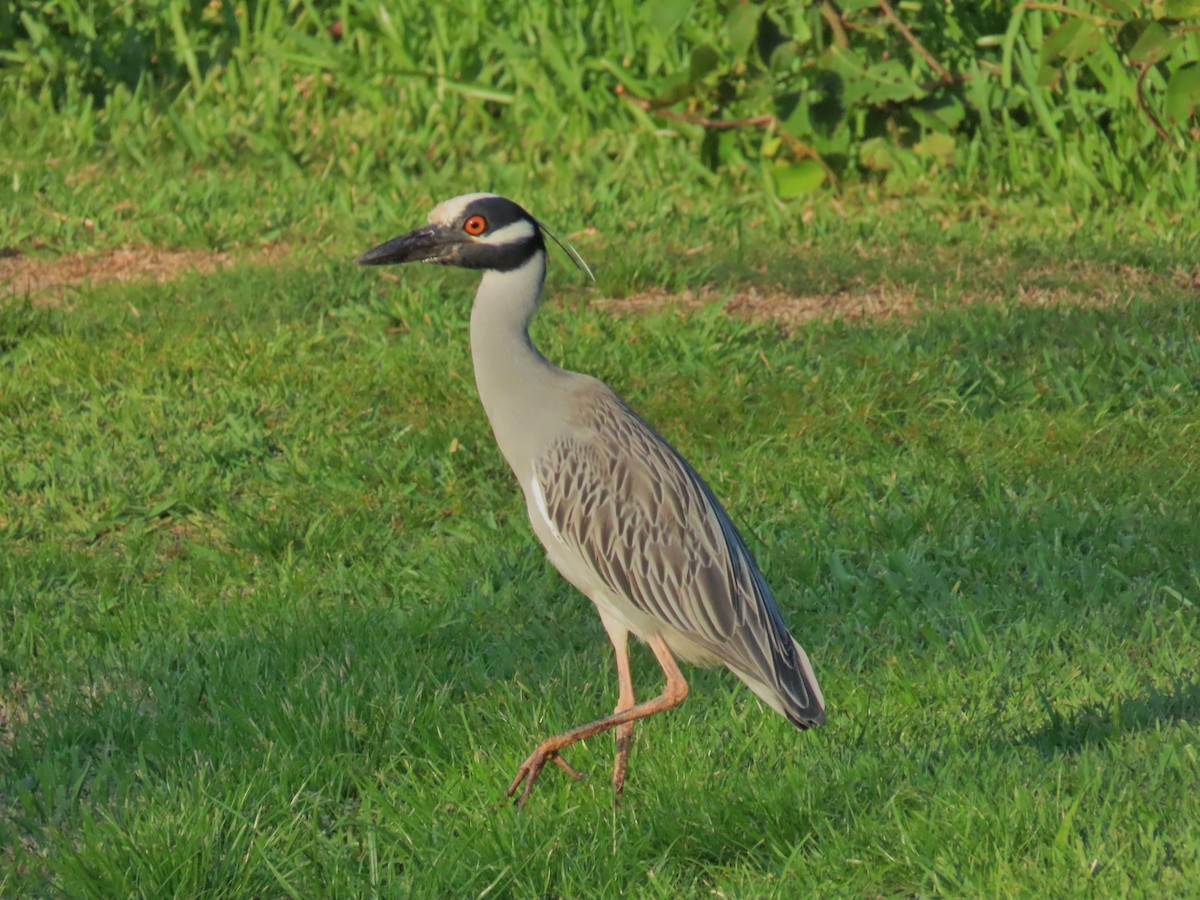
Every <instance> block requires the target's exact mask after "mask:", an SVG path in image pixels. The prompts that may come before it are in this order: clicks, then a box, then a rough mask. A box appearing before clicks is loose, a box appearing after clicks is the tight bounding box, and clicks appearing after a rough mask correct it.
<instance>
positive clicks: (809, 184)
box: [771, 159, 825, 200]
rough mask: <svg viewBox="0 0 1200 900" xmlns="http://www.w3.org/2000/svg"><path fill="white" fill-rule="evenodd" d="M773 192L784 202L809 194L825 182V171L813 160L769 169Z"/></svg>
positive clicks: (804, 160)
mask: <svg viewBox="0 0 1200 900" xmlns="http://www.w3.org/2000/svg"><path fill="white" fill-rule="evenodd" d="M771 176H772V177H773V178H774V179H775V192H776V193H777V194H778V195H779V196H780V197H781V198H782V199H784V200H791V199H792V198H793V197H799V196H801V195H802V194H811V193H812V192H813V191H815V190H816V189H817V188H819V187H820V186H821V184H822V183H823V182H824V181H825V169H824V168H823V167H822V166H821V164H820V163H819V162H817V161H816V160H815V159H802V160H800V162H798V163H796V164H795V165H792V166H776V167H774V168H773V169H771Z"/></svg>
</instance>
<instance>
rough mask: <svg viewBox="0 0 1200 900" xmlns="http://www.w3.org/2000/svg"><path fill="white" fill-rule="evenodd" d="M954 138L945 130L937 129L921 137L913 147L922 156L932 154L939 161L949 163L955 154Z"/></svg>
mask: <svg viewBox="0 0 1200 900" xmlns="http://www.w3.org/2000/svg"><path fill="white" fill-rule="evenodd" d="M954 146H955V145H954V138H952V137H951V136H950V135H948V134H946V133H945V132H941V131H935V132H933V133H932V134H927V135H925V137H923V138H921V140H919V141H918V142H917V143H916V144H915V145H914V146H913V149H914V150H915V151H917V153H919V154H921V155H922V156H932V157H933V158H934V159H936V160H937V161H938V162H940V163H942V164H945V163H948V162H949V161H950V160H951V159H952V158H953V156H954Z"/></svg>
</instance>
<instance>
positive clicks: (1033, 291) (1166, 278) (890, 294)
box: [592, 263, 1200, 328]
mask: <svg viewBox="0 0 1200 900" xmlns="http://www.w3.org/2000/svg"><path fill="white" fill-rule="evenodd" d="M1070 268H1071V269H1072V271H1071V275H1072V278H1071V282H1072V284H1071V286H1070V287H1041V286H1039V285H1038V284H1037V282H1038V280H1039V279H1040V278H1041V277H1043V276H1045V275H1047V274H1048V273H1046V272H1039V271H1036V270H1030V271H1026V272H1023V273H1021V277H1014V278H1013V279H1012V280H1011V284H1010V285H1009V286H1006V287H1004V288H999V287H991V288H986V289H976V290H974V291H970V292H962V293H959V294H958V295H957V296H956V297H955V299H954V301H953V303H954V304H955V305H960V306H962V305H971V304H975V303H1004V302H1010V301H1015V302H1017V303H1020V304H1021V305H1023V306H1037V307H1052V306H1057V307H1066V306H1077V307H1086V308H1108V307H1115V308H1121V307H1124V306H1128V305H1129V303H1130V302H1131V301H1132V299H1133V297H1134V295H1135V293H1136V295H1138V296H1141V297H1147V296H1150V297H1152V296H1153V295H1154V292H1155V289H1156V288H1168V287H1171V288H1175V289H1179V288H1185V289H1187V288H1190V289H1193V290H1200V266H1197V267H1196V268H1195V269H1193V270H1191V271H1187V270H1183V269H1179V270H1177V271H1175V272H1174V273H1172V274H1170V275H1160V274H1158V273H1155V272H1150V271H1147V270H1144V269H1133V268H1130V267H1128V266H1121V267H1119V268H1117V269H1110V268H1106V267H1102V266H1099V265H1087V266H1085V265H1082V264H1079V263H1072V264H1070ZM953 280H954V279H953V278H951V279H948V281H947V283H946V284H945V285H943V286H941V287H943V288H949V287H951V286H952V282H953ZM592 302H593V303H595V304H596V305H597V306H599V307H600V308H601V309H606V310H611V311H613V312H615V313H618V314H621V313H639V312H647V311H651V310H658V309H681V310H695V309H701V308H704V307H710V306H714V305H717V304H722V303H723V304H724V305H725V311H726V312H728V313H730V314H732V315H736V316H742V317H744V318H747V319H751V320H754V321H773V322H777V323H779V324H781V325H782V326H783V327H784V328H788V327H795V326H797V325H801V324H803V323H805V322H808V321H811V320H813V319H841V320H844V321H847V322H860V321H879V320H885V319H907V318H912V317H913V316H916V315H918V314H920V313H921V312H923V311H928V310H933V309H937V308H939V307H940V306H944V305H945V302H942V301H937V300H934V299H932V298H931V297H930V295H929V288H928V287H923V288H922V289H921V290H918V289H917V288H916V287H913V286H909V285H899V284H886V283H885V284H868V283H864V284H855V285H853V286H852V287H849V288H847V289H845V290H840V291H833V292H812V293H796V292H794V291H788V290H785V289H782V288H771V287H745V288H739V289H737V290H736V291H732V292H731V291H728V290H726V291H720V290H715V289H710V288H702V289H700V290H696V291H691V290H688V291H683V292H680V293H670V292H668V291H664V290H660V289H655V290H650V291H643V292H641V293H637V294H632V295H630V296H628V297H622V298H603V299H599V300H593V301H592Z"/></svg>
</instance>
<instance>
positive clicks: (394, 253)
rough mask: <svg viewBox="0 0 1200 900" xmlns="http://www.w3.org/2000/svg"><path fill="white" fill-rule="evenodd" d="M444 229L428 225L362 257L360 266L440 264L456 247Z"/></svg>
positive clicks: (382, 245)
mask: <svg viewBox="0 0 1200 900" xmlns="http://www.w3.org/2000/svg"><path fill="white" fill-rule="evenodd" d="M447 238H448V235H447V234H446V230H445V229H444V228H439V227H438V226H436V225H426V226H425V227H424V228H418V229H417V230H416V231H412V232H409V233H408V234H405V235H401V236H400V237H398V238H392V239H391V240H390V241H388V242H387V243H386V244H380V245H379V246H378V247H375V248H373V249H371V250H368V251H367V252H366V253H364V254H363V255H362V256H360V257H359V258H358V259H357V260H356V262H357V263H358V264H359V265H360V266H392V265H396V264H397V263H406V262H439V261H441V259H443V258H444V257H445V256H446V255H447V252H448V251H450V249H451V248H452V247H453V246H454V244H455V243H457V242H455V241H451V240H448V239H447Z"/></svg>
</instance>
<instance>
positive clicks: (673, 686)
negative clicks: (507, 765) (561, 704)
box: [506, 635, 688, 807]
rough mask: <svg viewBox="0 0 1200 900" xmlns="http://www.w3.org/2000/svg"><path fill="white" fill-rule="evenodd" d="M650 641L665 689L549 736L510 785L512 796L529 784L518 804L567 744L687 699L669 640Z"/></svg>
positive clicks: (659, 637) (523, 803)
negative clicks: (603, 716) (626, 707)
mask: <svg viewBox="0 0 1200 900" xmlns="http://www.w3.org/2000/svg"><path fill="white" fill-rule="evenodd" d="M647 643H648V644H649V645H650V649H651V650H653V651H654V658H655V659H657V660H658V664H659V665H660V666H662V670H663V673H664V674H665V675H666V676H667V684H666V687H664V688H663V692H662V693H661V694H659V695H658V696H657V697H655V698H654V699H653V700H647V701H645V702H644V703H638V704H637V705H635V706H631V707H629V709H626V710H622V711H621V712H618V713H613V714H612V715H611V716H606V717H605V718H603V719H597V720H596V721H595V722H588V723H587V724H586V725H580V726H579V727H578V728H572V729H571V730H570V731H564V732H563V733H562V734H558V735H555V736H554V737H549V738H546V739H545V740H544V741H542V742H541V743H540V744H538V745H537V747H536V748H535V749H534V751H533V753H531V754H530V755H529V758H528V759H526V760H525V762H523V763H521V766H520V768H518V769H517V775H516V777H515V778H514V779H513V780H512V784H510V785H509V786H508V791H507V792H506V793H507V795H508V796H509V797H511V796H513V795H514V794H516V792H517V789H518V788H520V787H521V785H522V784H524V785H525V788H524V790H522V791H521V794H520V796H519V797H517V806H518V807H520V806H524V805H525V801H526V800H528V799H529V795H530V794H531V793H532V792H533V782H534V781H535V780H537V777H538V775H539V774H541V771H542V769H543V768H544V767H545V765H546V763H548V762H549V761H550V760H552V759H557V758H558V754H559V751H561V750H562V749H563V748H564V747H567V746H570V745H571V744H574V743H576V742H577V741H582V740H585V739H587V738H590V737H591V736H592V735H594V734H599V733H600V732H601V731H607V730H608V729H610V728H617V727H618V726H621V725H625V724H626V723H632V722H636V721H637V720H638V719H644V718H645V717H646V716H652V715H654V714H655V713H657V712H663V711H665V710H668V709H671V708H672V707H675V706H678V705H679V704H680V703H682V702H683V701H684V699H685V698H686V697H687V695H688V686H687V682H686V681H685V680H684V678H683V673H682V672H680V671H679V666H677V665H676V664H675V658H674V657H673V656H671V651H670V650H669V649H668V648H667V642H666V641H664V640H663V639H662V637H661V636H660V635H655V636H654V637H652V638H650V639H648V640H647Z"/></svg>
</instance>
